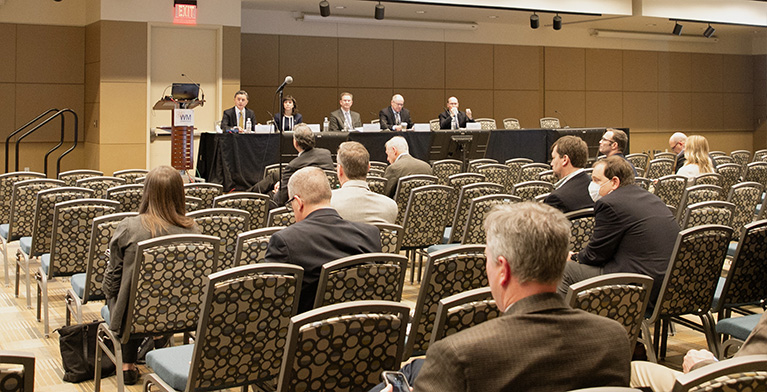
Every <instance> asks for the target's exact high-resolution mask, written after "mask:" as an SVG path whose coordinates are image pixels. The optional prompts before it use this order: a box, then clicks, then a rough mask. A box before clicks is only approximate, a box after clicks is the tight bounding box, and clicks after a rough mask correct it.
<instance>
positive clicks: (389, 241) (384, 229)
mask: <svg viewBox="0 0 767 392" xmlns="http://www.w3.org/2000/svg"><path fill="white" fill-rule="evenodd" d="M373 226H375V227H377V228H378V231H379V232H380V233H381V252H383V253H393V254H395V255H396V254H399V250H400V248H402V236H403V235H404V234H405V231H404V230H403V229H402V226H399V225H390V224H387V223H375V224H373Z"/></svg>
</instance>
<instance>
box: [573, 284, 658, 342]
mask: <svg viewBox="0 0 767 392" xmlns="http://www.w3.org/2000/svg"><path fill="white" fill-rule="evenodd" d="M652 284H653V279H652V278H651V277H649V276H647V275H641V274H629V273H620V274H605V275H600V276H596V277H593V278H590V279H586V280H583V281H580V282H577V283H574V284H572V285H570V288H569V289H568V290H567V295H566V296H565V302H567V303H568V304H570V307H571V308H573V309H580V310H583V311H586V312H589V313H593V314H596V315H597V316H602V317H607V318H609V319H612V320H615V321H617V322H618V323H619V324H620V325H622V326H623V328H626V333H627V334H628V338H629V347H634V344H635V343H636V341H637V338H638V337H639V330H640V329H641V328H642V322H643V321H644V316H645V311H646V310H647V305H648V304H649V303H650V292H652Z"/></svg>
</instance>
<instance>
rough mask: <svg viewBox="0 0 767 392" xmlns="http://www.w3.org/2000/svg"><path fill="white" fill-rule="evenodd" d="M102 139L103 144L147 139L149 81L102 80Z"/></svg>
mask: <svg viewBox="0 0 767 392" xmlns="http://www.w3.org/2000/svg"><path fill="white" fill-rule="evenodd" d="M101 96H102V99H101V102H100V104H101V110H100V112H101V113H100V117H101V121H100V122H99V128H100V133H101V139H100V142H101V144H102V145H104V144H133V143H142V144H143V143H146V137H147V132H149V130H147V128H146V124H147V119H146V115H143V114H144V113H146V108H147V107H148V105H149V103H148V102H147V101H146V83H107V82H102V83H101ZM154 115H155V116H158V117H159V116H167V118H168V124H170V116H171V111H169V110H158V111H155V114H154Z"/></svg>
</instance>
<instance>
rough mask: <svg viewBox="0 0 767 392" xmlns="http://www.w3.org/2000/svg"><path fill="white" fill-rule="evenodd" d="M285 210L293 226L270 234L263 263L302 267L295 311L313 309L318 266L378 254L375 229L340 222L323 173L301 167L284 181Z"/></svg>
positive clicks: (379, 243)
mask: <svg viewBox="0 0 767 392" xmlns="http://www.w3.org/2000/svg"><path fill="white" fill-rule="evenodd" d="M288 194H289V195H290V200H289V202H288V204H287V206H288V208H292V209H293V212H294V213H295V214H296V223H295V224H293V225H291V226H288V227H287V228H285V229H283V230H281V231H279V232H277V233H274V234H273V235H272V237H271V239H270V240H269V246H268V248H267V249H266V261H267V262H270V263H289V264H295V265H298V266H301V267H303V269H304V278H303V283H302V284H301V297H300V299H299V305H298V312H299V313H301V312H305V311H307V310H311V309H312V308H313V307H314V298H315V295H316V293H317V281H318V280H319V278H320V271H321V270H322V265H323V264H325V263H327V262H330V261H333V260H337V259H340V258H342V257H346V256H353V255H357V254H362V253H373V252H380V251H381V237H380V233H379V232H378V228H376V227H375V226H371V225H368V224H365V223H357V222H349V221H345V220H343V219H341V217H340V216H339V215H338V213H337V212H336V210H334V209H333V208H332V207H330V197H331V193H330V184H329V183H328V178H327V177H326V176H325V173H324V172H323V171H322V170H320V169H319V168H316V167H305V168H303V169H301V170H299V171H297V172H295V174H293V176H292V177H290V181H289V182H288Z"/></svg>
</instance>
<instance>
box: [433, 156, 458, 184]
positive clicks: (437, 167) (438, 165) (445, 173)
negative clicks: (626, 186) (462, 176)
mask: <svg viewBox="0 0 767 392" xmlns="http://www.w3.org/2000/svg"><path fill="white" fill-rule="evenodd" d="M462 168H463V162H461V161H459V160H457V159H442V160H439V161H434V162H433V163H432V164H431V171H432V173H434V175H435V176H436V177H437V179H438V181H439V184H440V185H448V183H447V179H448V177H450V176H452V175H453V174H458V173H460V172H461V170H462Z"/></svg>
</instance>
